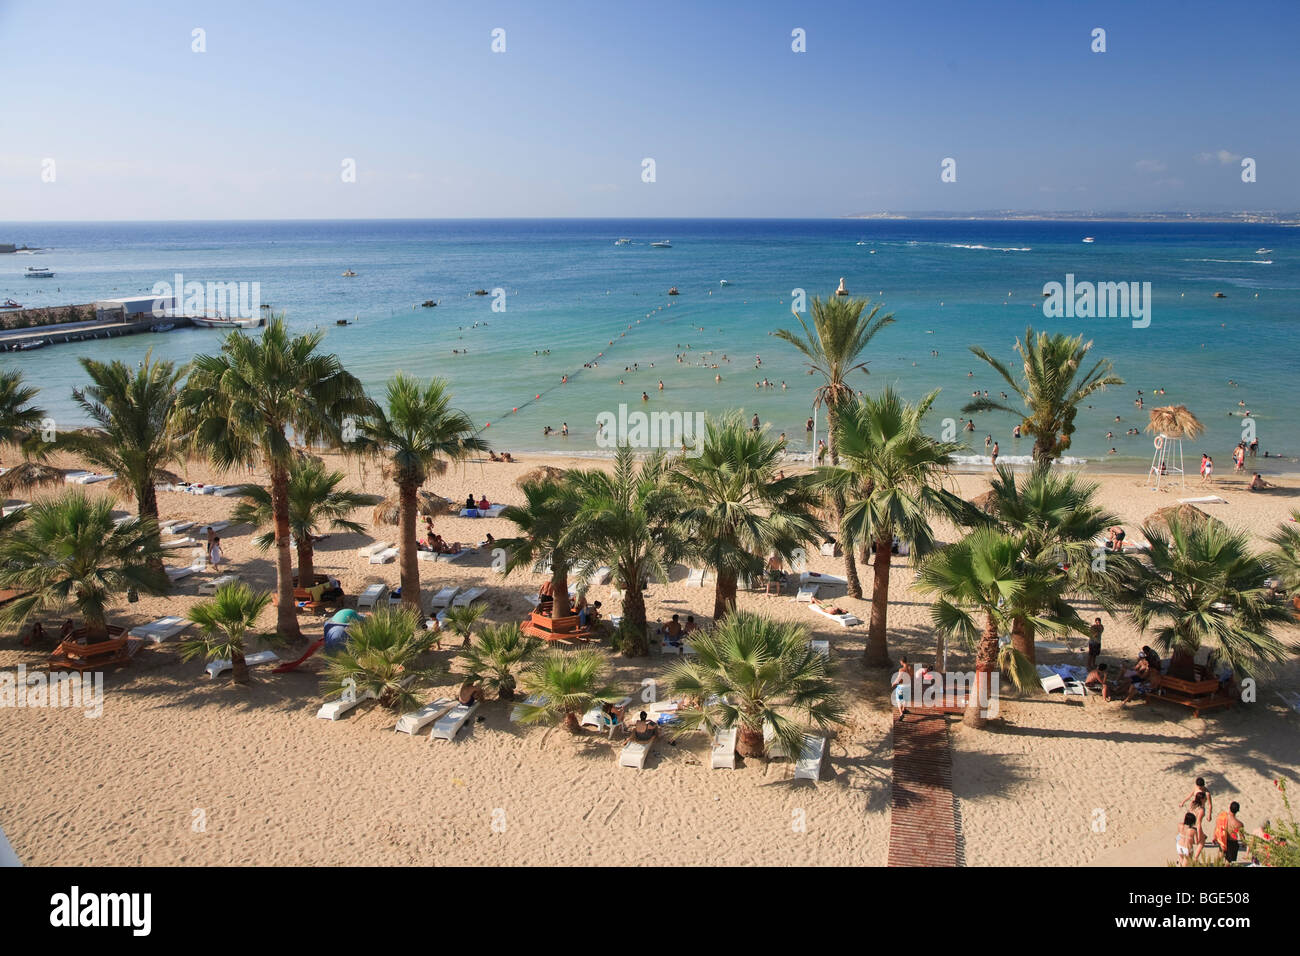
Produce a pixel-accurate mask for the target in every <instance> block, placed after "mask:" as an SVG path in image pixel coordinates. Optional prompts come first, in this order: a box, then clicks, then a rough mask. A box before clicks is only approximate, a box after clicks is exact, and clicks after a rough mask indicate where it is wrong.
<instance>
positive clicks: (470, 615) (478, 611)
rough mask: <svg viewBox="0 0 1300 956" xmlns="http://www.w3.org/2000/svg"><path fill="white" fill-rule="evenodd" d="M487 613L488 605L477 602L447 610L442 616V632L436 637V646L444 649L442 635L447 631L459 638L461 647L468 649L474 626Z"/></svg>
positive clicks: (434, 641) (434, 640)
mask: <svg viewBox="0 0 1300 956" xmlns="http://www.w3.org/2000/svg"><path fill="white" fill-rule="evenodd" d="M486 613H487V605H486V604H479V603H477V602H475V603H474V604H462V605H461V606H460V607H449V608H447V610H446V611H444V612H443V615H442V620H443V623H442V631H439V632H438V633H436V634H435V635H434V639H433V643H434V646H435V647H437V648H439V649H441V648H442V634H443V632H444V631H445V632H447V633H450V634H453V635H455V636H456V637H459V638H460V639H461V640H460V646H461V647H468V646H469V639H470V637H471V636H473V634H474V625H476V624H478V621H479V618H481V617H482V616H483V615H484V614H486Z"/></svg>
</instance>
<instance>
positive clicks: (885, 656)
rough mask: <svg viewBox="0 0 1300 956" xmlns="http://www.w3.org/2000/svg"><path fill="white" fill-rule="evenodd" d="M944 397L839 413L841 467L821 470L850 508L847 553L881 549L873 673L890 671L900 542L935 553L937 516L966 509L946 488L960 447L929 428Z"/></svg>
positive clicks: (862, 404) (869, 399) (874, 595)
mask: <svg viewBox="0 0 1300 956" xmlns="http://www.w3.org/2000/svg"><path fill="white" fill-rule="evenodd" d="M938 395H939V392H938V390H935V391H933V392H931V393H930V394H929V395H927V396H925V398H923V399H922V400H921V402H920V403H919V404H916V405H912V404H910V403H908V402H906V401H904V400H903V398H902V397H901V396H900V395H899V394H898V393H897V392H895V391H894V390H893V389H892V388H886V389H885V390H884V392H882V393H881V395H880V396H879V397H876V396H870V395H869V396H866V397H864V398H861V399H858V400H856V401H851V402H845V403H843V404H841V405H840V406H839V415H838V418H837V421H836V428H837V429H838V434H837V435H836V440H837V442H838V444H839V448H840V456H841V461H842V462H843V467H837V466H834V465H832V466H830V467H829V468H823V469H820V471H819V472H818V481H819V483H820V484H822V485H823V486H824V487H826V488H827V489H828V490H829V491H830V492H831V494H833V495H835V496H836V497H838V498H842V499H844V500H845V501H846V507H845V509H844V514H843V518H842V521H841V528H842V532H843V541H844V547H845V548H846V549H847V550H852V549H853V548H855V547H858V546H859V545H861V546H863V547H865V546H866V545H867V544H868V543H870V544H874V545H875V551H876V559H875V576H874V579H873V581H872V586H871V625H870V627H869V629H868V632H867V646H866V650H865V651H864V657H865V659H866V663H867V665H868V666H869V667H887V666H889V650H888V646H887V635H888V630H887V626H888V625H887V617H888V614H889V571H890V566H891V557H892V553H893V544H894V538H895V537H896V536H897V537H899V538H901V539H903V540H904V541H908V542H910V543H911V546H912V548H913V550H914V553H916V554H917V555H918V556H924V555H925V554H927V553H928V552H929V551H930V550H931V549H932V548H933V546H934V534H933V532H932V531H931V529H930V518H931V516H933V515H945V516H947V517H949V518H955V517H957V516H959V515H961V514H963V513H964V512H965V510H966V507H965V502H963V501H962V500H961V498H959V497H958V496H957V495H956V494H954V493H953V492H951V491H949V490H948V489H946V488H944V487H943V481H944V478H945V477H946V475H947V469H948V466H949V465H951V464H952V461H953V458H952V456H953V453H954V452H956V451H958V450H959V449H960V448H961V447H962V446H961V445H960V444H959V443H957V442H945V441H939V440H938V439H935V438H933V437H931V436H930V435H928V434H927V433H926V431H925V429H924V427H923V426H924V420H925V415H926V413H927V412H928V411H929V410H930V407H931V406H932V405H933V404H934V400H935V398H937V397H938Z"/></svg>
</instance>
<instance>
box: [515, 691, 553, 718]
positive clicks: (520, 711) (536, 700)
mask: <svg viewBox="0 0 1300 956" xmlns="http://www.w3.org/2000/svg"><path fill="white" fill-rule="evenodd" d="M544 703H546V698H545V697H544V696H542V695H541V694H529V695H528V696H527V697H525V698H524V700H523V703H522V704H515V706H514V709H513V710H512V711H510V722H511V723H512V724H515V723H518V722H519V718H520V717H522V716H523V715H524V708H525V707H540V706H541V705H542V704H544Z"/></svg>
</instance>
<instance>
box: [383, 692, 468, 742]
mask: <svg viewBox="0 0 1300 956" xmlns="http://www.w3.org/2000/svg"><path fill="white" fill-rule="evenodd" d="M455 704H456V701H454V700H453V699H452V698H450V697H439V698H438V699H437V700H435V701H433V702H431V703H428V704H425V705H424V706H423V707H421V708H420V709H419V710H416V711H412V712H411V713H409V714H403V715H402V716H401V717H399V718H397V726H396V727H394V728H393V729H394V730H396V731H397V732H398V733H401V734H418V733H419V732H420V731H421V730H423V729H424V727H425V725H426V724H429V723H431V722H433V721H435V720H437V719H438V718H439V717H441V716H442V715H443V714H445V713H447V711H449V710H451V708H452V707H454V706H455Z"/></svg>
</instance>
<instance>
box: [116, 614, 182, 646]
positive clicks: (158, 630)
mask: <svg viewBox="0 0 1300 956" xmlns="http://www.w3.org/2000/svg"><path fill="white" fill-rule="evenodd" d="M189 626H190V622H189V621H187V620H186V619H185V618H183V617H160V618H158V620H156V621H150V622H149V623H148V624H141V625H138V626H137V627H133V628H131V630H129V631H127V636H129V637H139V638H143V639H144V640H146V641H153V642H154V643H155V644H161V643H162V642H163V641H170V640H171V639H172V638H173V637H175V636H176V635H177V634H179V633H180V632H181V631H183V630H185V629H186V628H187V627H189Z"/></svg>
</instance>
